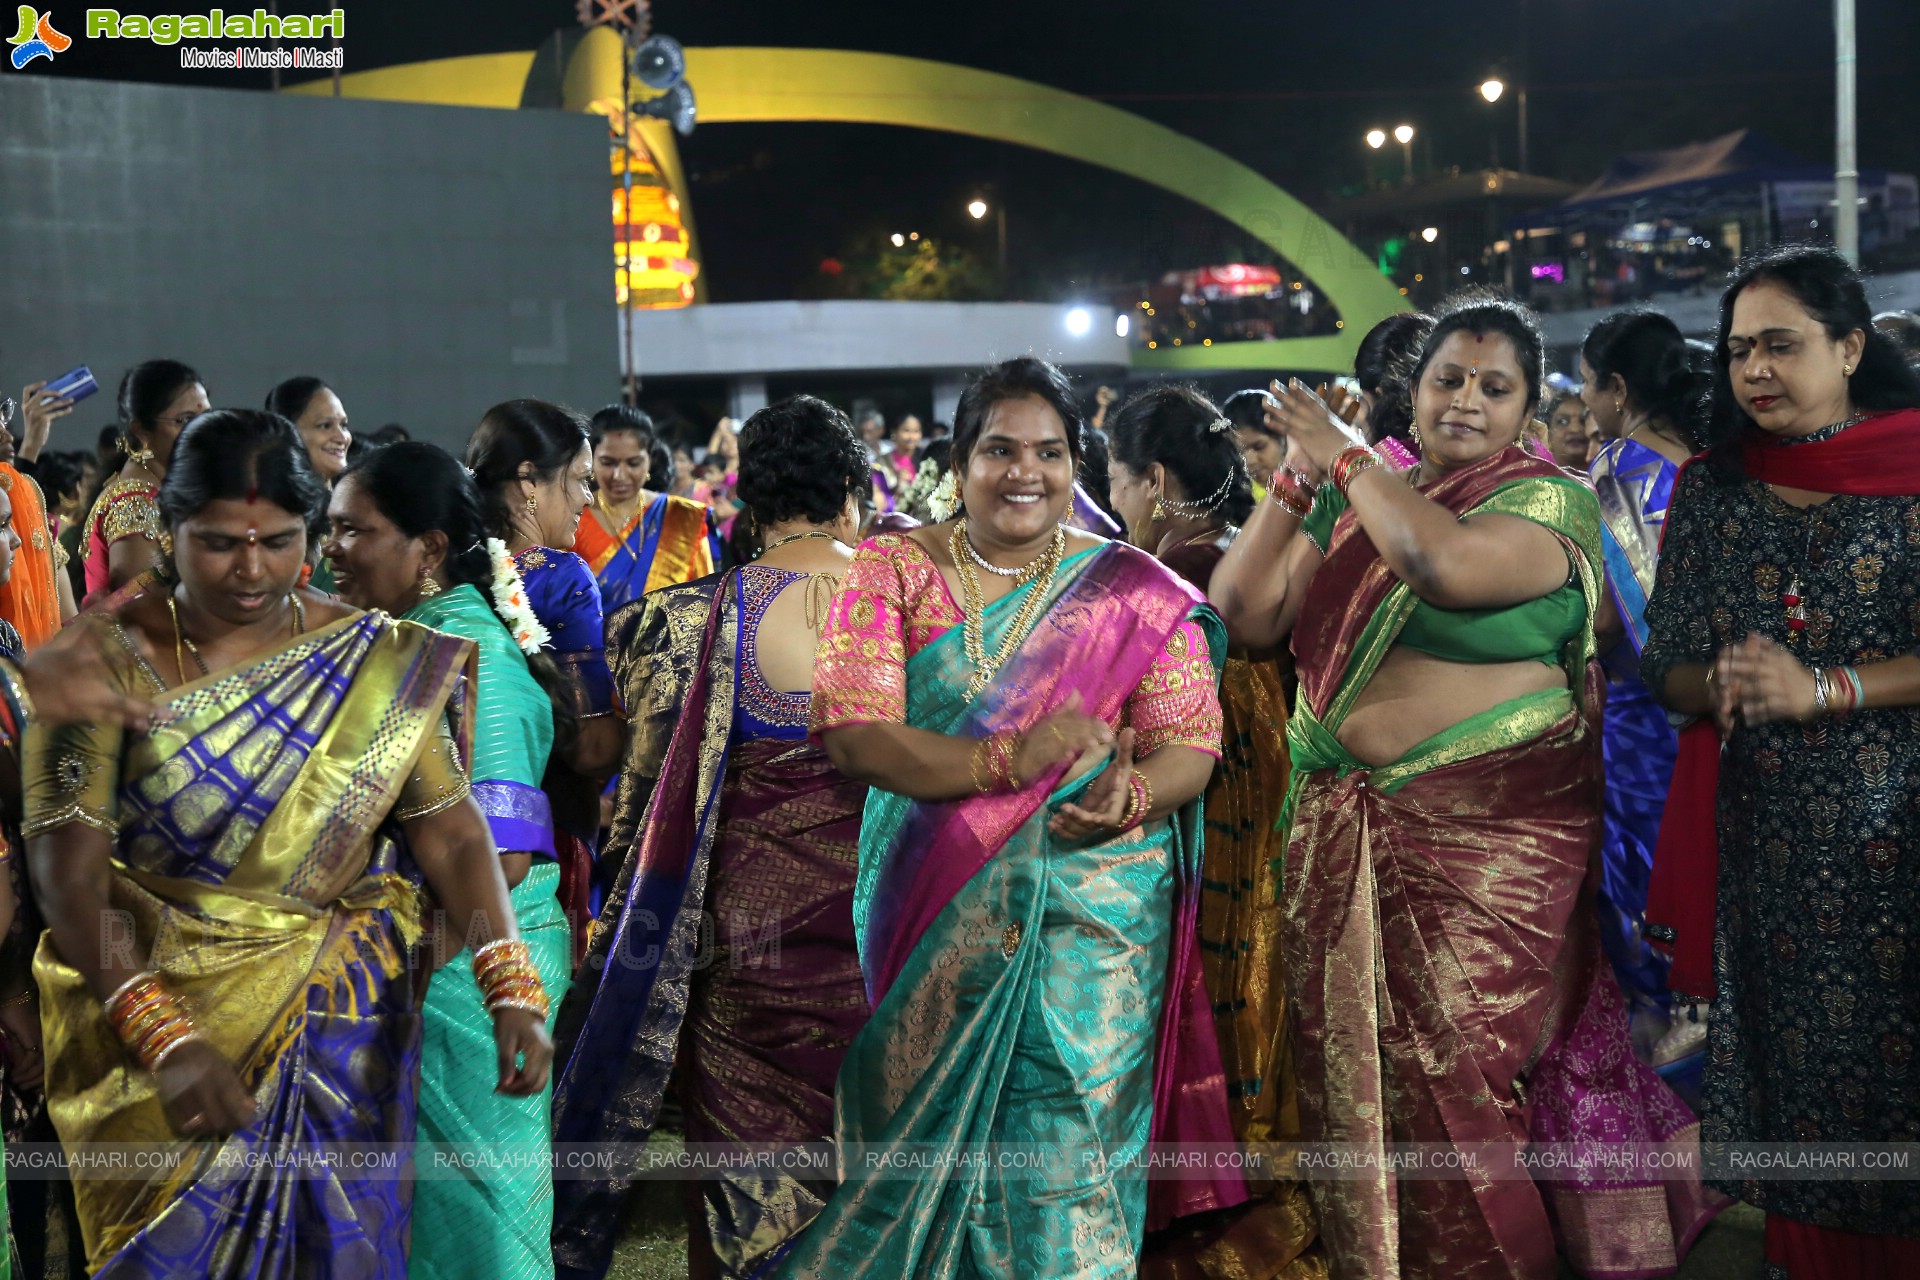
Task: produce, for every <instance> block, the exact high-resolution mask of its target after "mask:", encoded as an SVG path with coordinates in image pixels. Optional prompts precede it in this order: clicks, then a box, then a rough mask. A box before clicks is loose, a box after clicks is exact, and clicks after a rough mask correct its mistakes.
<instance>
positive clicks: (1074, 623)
mask: <svg viewBox="0 0 1920 1280" xmlns="http://www.w3.org/2000/svg"><path fill="white" fill-rule="evenodd" d="M1034 589H1035V588H1034V587H1033V586H1032V585H1030V584H1029V585H1023V586H1020V587H1017V588H1016V589H1015V590H1014V591H1012V592H1010V593H1009V594H1008V595H1007V596H1005V597H1003V598H1002V599H1000V600H998V601H996V602H994V603H993V604H992V605H990V606H989V607H988V609H987V611H986V614H985V617H984V619H983V623H982V625H983V627H984V629H985V632H986V643H987V645H988V648H989V652H992V651H995V650H996V649H997V647H998V645H999V644H1000V643H1001V641H1002V640H1003V639H1004V638H1005V636H1006V633H1007V628H1008V627H1009V626H1010V625H1011V624H1012V622H1013V620H1014V617H1015V614H1016V613H1017V611H1018V610H1019V608H1020V606H1021V604H1022V602H1023V600H1024V599H1025V593H1026V592H1028V591H1032V590H1034ZM1053 593H1054V594H1053V596H1052V598H1051V599H1049V600H1048V601H1047V606H1046V608H1045V610H1044V612H1043V613H1042V614H1041V615H1040V617H1039V620H1038V621H1037V622H1036V623H1035V624H1034V626H1033V629H1032V631H1031V632H1029V634H1028V635H1027V636H1026V637H1024V638H1023V639H1022V641H1021V643H1020V646H1019V648H1018V650H1017V651H1016V652H1015V654H1014V655H1013V656H1012V657H1011V658H1010V659H1009V660H1008V662H1007V663H1006V665H1004V666H1003V667H1002V668H1001V670H1000V672H999V673H998V675H997V676H996V677H995V679H994V681H993V683H992V684H991V685H990V686H989V687H988V688H987V689H986V690H985V691H984V692H983V693H982V694H981V695H980V697H979V698H978V699H977V700H974V701H973V702H971V704H970V703H969V700H968V697H967V694H966V692H965V690H966V685H967V681H968V677H969V675H970V674H971V670H972V667H971V664H970V663H969V662H968V661H967V659H966V657H965V653H964V643H963V635H962V633H963V630H964V629H963V628H961V627H953V628H950V629H949V630H947V631H946V632H944V633H943V634H941V635H940V636H939V637H938V638H936V639H934V640H933V641H932V642H931V643H929V644H928V645H927V647H925V648H923V649H921V650H920V651H919V652H917V653H915V654H914V655H913V656H912V657H911V658H909V659H907V661H906V674H907V722H908V723H909V724H912V725H916V726H918V727H921V728H928V729H932V730H934V731H936V732H942V733H948V734H961V735H965V736H977V735H981V734H985V733H991V732H998V731H1001V730H1009V729H1011V730H1018V729H1020V728H1023V727H1028V726H1031V725H1032V724H1033V723H1035V722H1036V721H1037V720H1039V719H1040V718H1041V717H1042V716H1044V715H1045V714H1047V712H1048V711H1050V710H1051V709H1053V708H1055V707H1058V706H1059V705H1061V704H1062V703H1063V702H1064V701H1065V700H1066V699H1067V697H1068V696H1069V694H1070V693H1071V692H1079V693H1081V694H1082V695H1083V696H1084V698H1085V703H1084V705H1085V708H1086V711H1087V712H1088V713H1089V714H1091V715H1095V716H1099V717H1101V718H1103V719H1106V720H1107V721H1108V722H1109V723H1113V722H1114V721H1115V719H1116V717H1117V716H1118V715H1119V712H1120V709H1121V707H1122V706H1123V705H1124V704H1125V702H1126V700H1127V697H1128V696H1129V694H1130V693H1131V692H1132V690H1133V689H1134V687H1135V686H1136V685H1137V684H1138V682H1139V680H1140V679H1141V677H1142V676H1143V675H1144V673H1145V672H1146V670H1147V669H1148V665H1149V663H1150V662H1151V661H1152V660H1153V657H1154V655H1155V654H1156V653H1157V652H1158V651H1159V650H1160V648H1161V646H1162V645H1163V644H1164V643H1165V642H1166V640H1167V638H1168V636H1169V635H1170V634H1171V633H1172V632H1173V631H1174V630H1175V629H1176V628H1177V627H1179V626H1180V625H1181V624H1182V623H1183V622H1184V621H1185V620H1186V619H1187V617H1188V616H1189V614H1196V615H1197V617H1198V618H1199V620H1200V622H1201V625H1202V626H1203V627H1204V628H1205V629H1206V630H1207V631H1208V632H1210V633H1211V635H1210V639H1211V643H1212V645H1213V646H1214V647H1213V649H1212V652H1213V653H1215V654H1216V655H1218V654H1224V652H1225V642H1224V637H1223V636H1221V635H1220V634H1219V626H1218V620H1217V619H1215V618H1214V617H1213V615H1212V614H1211V613H1210V612H1208V611H1206V610H1205V609H1204V608H1197V607H1196V606H1197V601H1196V599H1195V594H1194V593H1193V592H1192V591H1191V589H1190V588H1187V587H1186V586H1184V585H1183V584H1180V583H1179V582H1178V581H1177V580H1176V579H1174V578H1173V577H1172V576H1171V574H1169V573H1167V571H1166V570H1165V569H1164V568H1162V567H1161V566H1160V565H1158V564H1157V563H1156V562H1154V561H1153V560H1151V559H1150V558H1148V557H1146V556H1145V555H1143V554H1142V553H1140V552H1137V551H1134V550H1133V549H1132V548H1128V547H1123V546H1120V545H1118V544H1112V543H1109V544H1106V545H1105V546H1103V547H1102V548H1100V549H1099V550H1098V551H1093V552H1085V553H1082V554H1081V555H1080V556H1077V557H1075V558H1074V559H1072V560H1069V561H1068V562H1067V563H1066V564H1064V565H1063V566H1062V567H1061V570H1060V574H1059V576H1058V578H1057V580H1056V582H1055V584H1054V587H1053ZM856 607H857V606H856ZM1216 670H1217V668H1216ZM816 687H817V686H816ZM1064 773H1065V766H1064V765H1063V766H1061V767H1060V768H1057V769H1055V770H1054V771H1053V772H1052V774H1051V775H1050V776H1049V777H1047V778H1045V779H1042V780H1040V781H1039V782H1038V783H1037V784H1036V785H1034V786H1033V787H1030V788H1029V789H1027V790H1025V791H1022V792H1020V793H1016V794H1012V795H994V796H987V797H976V798H971V799H967V800H961V801H949V802H942V803H926V804H922V803H918V802H915V801H912V800H908V799H906V798H904V797H901V796H896V795H890V794H887V793H884V792H880V791H874V792H872V793H871V794H870V796H869V798H868V801H867V809H866V816H865V821H864V822H863V824H862V827H861V837H860V881H859V885H858V887H857V888H856V891H855V898H854V923H855V928H856V931H857V933H858V936H859V939H860V952H861V964H862V967H863V969H864V970H865V973H866V978H867V986H868V990H869V991H870V993H871V994H872V995H873V997H874V1002H875V1007H874V1013H873V1018H872V1020H871V1021H870V1022H869V1023H868V1024H867V1026H866V1027H865V1028H864V1029H863V1030H862V1031H861V1032H860V1034H859V1035H858V1036H857V1037H856V1038H855V1040H854V1043H853V1046H852V1048H851V1049H850V1050H849V1051H848V1054H847V1059H846V1062H845V1064H844V1065H843V1066H842V1068H841V1073H840V1080H839V1087H838V1100H837V1112H836V1138H837V1140H838V1141H839V1143H840V1144H841V1146H842V1148H843V1151H845V1150H852V1151H853V1152H854V1153H855V1155H854V1159H855V1160H857V1161H859V1163H856V1164H854V1165H853V1166H852V1167H849V1168H847V1169H845V1179H846V1180H845V1181H843V1182H842V1183H841V1185H840V1188H839V1190H838V1191H837V1192H836V1193H835V1194H834V1196H833V1198H832V1200H830V1201H829V1202H828V1204H827V1206H826V1208H825V1209H824V1210H823V1211H822V1212H821V1214H820V1216H819V1218H817V1219H816V1220H815V1222H814V1225H813V1226H812V1227H811V1228H810V1229H809V1230H808V1232H807V1233H806V1234H805V1235H804V1236H802V1237H801V1238H800V1240H799V1241H798V1242H797V1244H795V1245H794V1247H793V1249H792V1251H791V1252H790V1253H789V1254H788V1255H787V1257H786V1259H785V1260H784V1262H783V1264H782V1266H781V1268H780V1271H779V1274H781V1275H783V1276H821V1277H836V1278H837V1277H840V1276H844V1275H851V1274H859V1273H869V1274H887V1275H913V1276H916V1277H920V1276H925V1277H947V1276H962V1275H967V1276H973V1275H992V1276H1005V1277H1015V1276H1021V1277H1024V1276H1045V1277H1064V1276H1074V1277H1093V1276H1114V1277H1118V1276H1131V1275H1132V1274H1133V1273H1134V1271H1135V1268H1136V1265H1137V1254H1138V1249H1139V1242H1140V1239H1141V1236H1142V1233H1143V1231H1144V1229H1145V1228H1146V1226H1147V1225H1148V1220H1149V1217H1150V1212H1149V1203H1148V1201H1149V1195H1148V1191H1149V1184H1148V1183H1147V1180H1146V1178H1145V1176H1144V1173H1143V1171H1142V1166H1141V1165H1140V1164H1139V1160H1140V1157H1141V1156H1142V1155H1143V1154H1144V1152H1145V1151H1146V1148H1147V1144H1148V1142H1149V1140H1150V1139H1151V1140H1154V1141H1166V1142H1178V1141H1231V1135H1232V1131H1231V1128H1230V1126H1229V1124H1228V1122H1227V1118H1226V1115H1225V1107H1224V1101H1225V1099H1224V1091H1223V1089H1222V1087H1221V1084H1222V1082H1221V1081H1220V1079H1219V1062H1218V1056H1217V1050H1216V1047H1215V1045H1214V1043H1213V1036H1212V1026H1211V1017H1210V1010H1209V1008H1208V1005H1207V1002H1206V993H1205V989H1204V987H1203V986H1202V985H1201V981H1200V971H1199V964H1198V952H1197V945H1196V943H1197V939H1196V934H1195V924H1196V914H1197V895H1196V893H1195V889H1196V880H1197V874H1198V871H1199V866H1198V862H1199V853H1200V849H1199V836H1200V804H1199V802H1197V801H1196V802H1194V803H1193V804H1191V805H1188V806H1187V807H1186V808H1184V809H1183V810H1181V811H1180V812H1179V813H1178V814H1176V815H1175V816H1174V817H1173V818H1171V819H1168V820H1165V821H1157V822H1154V823H1152V824H1150V825H1149V826H1148V827H1146V828H1144V829H1136V830H1135V831H1132V832H1127V833H1124V834H1122V835H1121V836H1118V837H1115V838H1113V839H1110V840H1106V841H1102V842H1099V843H1096V844H1092V845H1085V846H1080V847H1077V848H1068V847H1061V846H1059V845H1057V844H1056V843H1055V842H1054V840H1053V838H1052V837H1051V835H1050V834H1049V833H1048V831H1047V822H1048V819H1049V818H1050V817H1051V815H1052V814H1053V813H1054V812H1055V811H1057V808H1058V806H1059V805H1060V804H1062V803H1065V802H1067V801H1070V800H1072V799H1074V798H1075V797H1077V796H1079V795H1081V794H1083V793H1084V791H1085V789H1086V787H1087V786H1088V785H1090V783H1091V779H1092V777H1093V776H1096V775H1094V774H1089V775H1088V776H1087V777H1086V778H1082V779H1080V780H1077V781H1075V782H1073V783H1071V784H1068V785H1065V786H1062V785H1060V784H1061V780H1062V777H1063V776H1064ZM994 1147H1004V1148H1010V1149H1012V1150H1016V1151H1034V1152H1041V1153H1050V1154H1051V1157H1052V1159H1051V1160H1050V1162H1049V1163H1047V1165H1046V1166H1045V1167H1044V1168H1028V1169H1019V1170H1015V1171H1013V1172H1011V1173H1009V1172H1007V1171H1006V1170H1005V1169H1003V1168H999V1167H996V1166H995V1164H994V1162H993V1161H991V1160H979V1159H976V1160H974V1161H972V1162H967V1161H962V1162H959V1163H957V1164H955V1165H951V1166H948V1165H940V1166H938V1167H936V1168H933V1169H928V1170H924V1171H923V1172H917V1173H916V1175H915V1176H913V1177H910V1178H903V1177H893V1176H887V1175H886V1174H884V1173H883V1174H880V1175H879V1176H863V1175H864V1174H870V1173H871V1172H872V1169H873V1166H872V1165H870V1164H868V1163H866V1160H867V1157H868V1156H870V1155H876V1154H877V1155H879V1156H881V1157H882V1159H883V1160H885V1159H888V1158H891V1157H894V1156H902V1157H907V1158H908V1159H911V1158H912V1156H913V1153H915V1152H919V1151H925V1150H928V1149H931V1150H934V1151H939V1152H946V1153H951V1154H954V1155H964V1154H966V1153H968V1152H974V1153H979V1152H984V1151H987V1150H990V1149H992V1148H994ZM1089 1153H1093V1154H1095V1155H1096V1156H1097V1157H1098V1158H1095V1159H1087V1158H1086V1157H1087V1156H1088V1154H1089ZM1152 1186H1153V1190H1154V1191H1155V1193H1156V1204H1155V1206H1154V1207H1153V1209H1154V1212H1155V1213H1156V1214H1158V1215H1159V1218H1160V1221H1161V1222H1162V1223H1163V1222H1165V1221H1169V1220H1171V1218H1172V1217H1173V1216H1175V1215H1177V1214H1182V1213H1192V1212H1200V1211H1204V1210H1209V1209H1216V1208H1223V1207H1227V1206H1230V1205H1233V1204H1237V1203H1239V1202H1240V1201H1242V1200H1244V1199H1245V1195H1246V1193H1245V1189H1244V1185H1243V1184H1242V1183H1241V1181H1240V1179H1239V1178H1238V1176H1237V1175H1234V1176H1231V1177H1214V1178H1204V1177H1203V1178H1196V1179H1194V1180H1192V1181H1190V1182H1173V1181H1166V1182H1155V1183H1154V1184H1152ZM1156 1225H1158V1224H1156Z"/></svg>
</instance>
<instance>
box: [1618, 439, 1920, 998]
mask: <svg viewBox="0 0 1920 1280" xmlns="http://www.w3.org/2000/svg"><path fill="white" fill-rule="evenodd" d="M1916 446H1920V409H1899V410H1895V411H1893V412H1891V413H1881V414H1875V415H1874V416H1872V417H1870V418H1868V419H1866V420H1865V421H1864V422H1861V423H1859V424H1858V425H1856V426H1852V427H1849V428H1847V429H1846V430H1845V431H1842V432H1841V433H1840V434H1839V435H1836V436H1834V437H1832V438H1831V439H1827V440H1819V441H1813V442H1806V441H1798V440H1791V439H1786V440H1782V439H1778V438H1775V437H1770V436H1764V435H1761V434H1759V433H1757V432H1755V433H1752V434H1750V435H1749V436H1748V437H1747V438H1746V439H1745V440H1743V441H1742V442H1741V445H1740V460H1741V462H1742V463H1743V464H1744V466H1745V468H1746V473H1747V474H1748V475H1749V476H1751V477H1752V478H1754V479H1756V480H1759V481H1761V482H1762V483H1764V484H1777V485H1781V486H1783V487H1785V488H1789V489H1806V490H1809V491H1811V492H1813V493H1831V494H1840V493H1850V494H1860V495H1864V496H1868V497H1900V496H1906V495H1911V494H1920V447H1916ZM1701 457H1705V455H1704V454H1702V455H1700V457H1696V458H1693V459H1692V460H1690V461H1689V462H1688V463H1687V466H1689V467H1690V466H1693V465H1694V464H1695V463H1698V462H1699V461H1700V459H1701ZM1685 470H1686V468H1684V467H1683V468H1682V469H1681V471H1682V474H1684V473H1685ZM1679 484H1680V477H1679V476H1676V477H1674V485H1675V488H1676V491H1677V489H1678V486H1679ZM1666 527H1667V528H1669V529H1671V528H1672V527H1673V521H1672V519H1671V518H1669V519H1668V521H1667V525H1666ZM1719 789H1720V739H1719V735H1718V734H1717V733H1716V732H1715V731H1714V726H1713V721H1712V720H1711V719H1708V718H1702V719H1700V720H1696V721H1695V722H1694V723H1693V724H1691V725H1689V726H1688V727H1687V728H1685V729H1683V730H1682V731H1681V733H1680V752H1679V756H1678V757H1677V758H1676V759H1675V761H1674V766H1673V782H1672V784H1671V786H1670V787H1669V788H1668V790H1667V807H1666V812H1665V813H1664V814H1663V815H1662V817H1661V819H1660V835H1659V838H1658V839H1657V840H1656V841H1655V842H1654V848H1653V875H1652V879H1651V880H1650V881H1649V883H1648V885H1647V916H1646V918H1647V920H1648V921H1649V922H1650V923H1649V933H1650V935H1651V933H1652V932H1653V931H1654V930H1656V929H1657V930H1658V932H1659V933H1660V935H1661V936H1660V937H1658V938H1654V939H1653V941H1654V942H1655V945H1657V946H1659V947H1660V948H1661V949H1662V950H1663V951H1668V952H1669V953H1670V954H1671V955H1672V957H1673V967H1672V969H1671V970H1670V971H1669V973H1668V976H1667V985H1668V986H1669V987H1670V988H1671V989H1672V990H1674V991H1676V992H1681V993H1684V994H1686V995H1690V996H1694V997H1697V998H1700V999H1704V1000H1711V999H1713V997H1714V994H1715V986H1714V980H1713V932H1714V910H1715V906H1716V902H1715V899H1716V896H1717V893H1718V888H1717V886H1718V884H1719V877H1720V838H1719V831H1718V829H1717V827H1716V825H1715V823H1716V818H1715V814H1714V806H1715V800H1716V798H1717V796H1718V794H1719ZM1655 921H1657V922H1659V923H1658V924H1657V925H1655V924H1653V923H1652V922H1655Z"/></svg>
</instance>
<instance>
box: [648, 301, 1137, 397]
mask: <svg viewBox="0 0 1920 1280" xmlns="http://www.w3.org/2000/svg"><path fill="white" fill-rule="evenodd" d="M1069 309H1070V308H1068V307H1066V306H1062V305H1054V304H1048V303H1035V302H737V303H726V304H721V305H714V306H704V307H689V308H687V309H685V310H683V311H640V312H635V313H634V334H633V347H634V364H635V365H636V366H637V367H638V369H639V373H640V376H641V377H642V378H649V377H668V376H700V377H712V376H715V375H749V376H755V377H758V376H761V375H764V374H768V373H787V372H829V371H830V372H880V371H887V370H913V371H917V372H936V373H937V372H938V371H940V370H959V371H969V372H971V371H974V370H978V369H981V368H984V367H985V366H986V365H989V364H992V363H993V362H995V361H997V360H1005V359H1008V358H1010V357H1012V356H1020V355H1028V354H1032V355H1038V356H1043V357H1045V358H1046V359H1049V360H1052V361H1055V362H1056V363H1059V364H1062V365H1066V366H1068V367H1070V368H1082V369H1116V370H1117V369H1124V368H1126V366H1127V363H1128V360H1129V357H1130V353H1129V349H1128V347H1127V340H1126V339H1125V338H1121V337H1118V336H1116V335H1115V334H1114V331H1113V311H1112V310H1111V309H1110V308H1106V307H1095V306H1089V307H1087V308H1086V311H1087V313H1088V317H1089V319H1090V321H1091V325H1090V327H1089V328H1088V330H1087V332H1086V333H1085V334H1083V335H1080V336H1077V337H1076V336H1075V335H1073V334H1071V333H1069V332H1068V331H1067V327H1066V319H1067V312H1068V311H1069ZM623 341H624V339H623ZM622 359H623V360H624V356H623V357H622ZM936 412H937V410H936Z"/></svg>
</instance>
